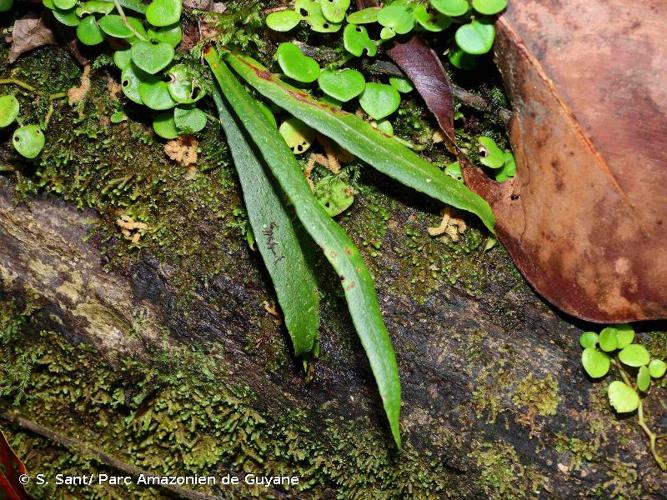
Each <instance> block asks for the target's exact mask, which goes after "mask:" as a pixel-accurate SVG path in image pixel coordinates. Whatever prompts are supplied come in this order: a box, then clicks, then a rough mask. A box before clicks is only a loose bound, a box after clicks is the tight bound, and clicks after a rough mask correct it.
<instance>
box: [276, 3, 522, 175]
mask: <svg viewBox="0 0 667 500" xmlns="http://www.w3.org/2000/svg"><path fill="white" fill-rule="evenodd" d="M349 7H350V1H349V0H294V3H293V7H292V8H285V9H283V10H279V11H274V12H271V13H270V14H269V15H268V16H267V17H266V24H267V26H268V27H269V28H271V29H272V30H274V31H279V32H287V31H291V30H292V29H294V28H296V27H297V26H298V25H299V24H300V23H302V22H303V23H305V24H307V25H308V26H309V27H310V29H311V30H313V31H315V32H321V33H335V32H339V31H341V30H342V33H343V35H342V36H343V46H344V48H345V50H346V51H347V52H348V53H349V54H350V56H349V57H351V58H358V57H362V56H364V55H365V56H368V57H374V56H376V55H377V53H378V48H379V47H380V46H381V45H382V44H383V43H385V42H386V41H388V40H391V39H393V38H395V37H396V36H401V35H407V34H408V33H411V32H412V31H415V30H417V31H421V32H424V33H427V34H432V35H433V34H437V33H441V32H442V33H444V34H445V36H449V37H450V38H451V41H450V44H449V45H450V50H449V52H448V57H449V61H450V63H451V64H452V65H453V66H455V67H456V68H459V69H463V70H468V69H472V68H474V67H475V66H476V63H477V59H478V58H479V57H480V56H481V55H484V54H486V53H488V52H489V51H490V50H491V48H492V46H493V42H494V40H495V28H494V27H493V20H494V16H496V15H497V14H499V13H501V12H502V11H503V10H504V9H505V8H506V7H507V0H474V1H472V3H470V2H468V0H431V1H430V2H429V3H425V2H418V1H413V0H394V1H391V2H386V4H385V5H384V6H383V7H369V8H366V9H362V10H358V11H353V12H350V13H348V12H347V11H348V9H349ZM374 26H375V28H374ZM449 28H451V29H449ZM369 30H371V31H375V32H378V33H379V39H377V40H374V39H373V38H372V37H371V35H370V32H369ZM276 58H277V61H278V64H279V66H280V69H281V70H282V72H283V74H284V75H285V76H286V77H287V78H289V79H290V80H292V81H294V82H298V83H299V84H313V83H314V82H315V81H317V84H318V86H319V89H320V90H321V91H322V93H323V94H324V96H326V98H327V101H328V102H331V103H334V104H336V105H343V104H345V103H348V102H350V101H352V100H354V99H358V103H359V106H360V107H361V109H362V110H363V111H364V112H365V113H366V114H367V115H368V116H369V117H370V118H372V119H373V120H374V122H375V126H376V127H377V128H378V130H380V131H381V132H383V133H385V134H387V135H390V136H391V135H393V133H394V130H393V126H392V124H391V121H390V118H391V116H392V115H393V114H394V113H395V112H396V111H397V110H398V108H399V106H400V103H401V94H407V93H409V92H411V91H412V90H413V87H412V85H411V83H410V82H409V81H408V80H406V79H402V78H397V77H392V78H390V79H389V81H388V82H376V81H374V82H367V81H366V79H365V77H364V75H363V74H362V73H361V72H359V71H358V70H356V69H354V68H351V67H346V68H342V69H341V68H325V69H322V68H321V67H320V66H319V64H318V63H317V61H316V60H315V59H313V58H312V57H309V56H307V55H305V54H304V53H303V52H302V51H301V49H300V48H299V46H298V45H296V44H295V43H291V42H285V43H282V44H281V45H280V46H279V48H278V51H277V54H276ZM479 143H480V162H481V163H482V165H484V166H486V167H488V168H490V169H493V170H494V171H495V178H496V180H497V181H498V182H505V181H507V180H508V179H510V178H512V177H514V176H515V174H516V163H515V160H514V156H513V154H512V153H511V151H502V150H500V148H499V147H498V146H497V145H496V144H495V142H494V141H493V139H491V138H489V137H480V138H479ZM302 152H305V149H304V150H303V151H300V150H295V153H297V154H298V153H302ZM453 168H454V169H456V168H458V170H451V169H450V172H451V171H454V172H455V175H454V176H455V177H456V176H458V174H457V172H458V173H460V166H458V165H456V167H453ZM459 177H460V176H459Z"/></svg>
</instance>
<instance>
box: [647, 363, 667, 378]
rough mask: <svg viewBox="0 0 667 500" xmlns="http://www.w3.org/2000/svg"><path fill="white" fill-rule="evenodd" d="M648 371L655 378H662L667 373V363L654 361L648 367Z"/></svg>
mask: <svg viewBox="0 0 667 500" xmlns="http://www.w3.org/2000/svg"><path fill="white" fill-rule="evenodd" d="M648 371H649V373H650V374H651V377H653V378H660V377H662V376H663V375H664V374H665V371H667V363H665V362H664V361H663V360H661V359H652V360H651V362H650V363H649V365H648Z"/></svg>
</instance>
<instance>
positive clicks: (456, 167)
mask: <svg viewBox="0 0 667 500" xmlns="http://www.w3.org/2000/svg"><path fill="white" fill-rule="evenodd" d="M445 173H446V174H447V175H448V176H450V177H453V178H454V179H456V180H457V181H461V182H463V172H462V171H461V165H460V164H459V162H458V161H455V162H453V163H450V164H449V165H447V166H446V167H445Z"/></svg>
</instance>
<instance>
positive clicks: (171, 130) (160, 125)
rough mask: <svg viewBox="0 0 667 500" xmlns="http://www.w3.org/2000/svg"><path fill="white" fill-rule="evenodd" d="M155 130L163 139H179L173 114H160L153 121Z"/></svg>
mask: <svg viewBox="0 0 667 500" xmlns="http://www.w3.org/2000/svg"><path fill="white" fill-rule="evenodd" d="M153 130H154V131H155V133H156V134H157V135H158V136H160V137H162V138H163V139H168V140H171V139H176V138H177V137H178V130H177V129H176V123H175V122H174V114H173V113H169V112H167V113H160V114H158V115H157V116H156V117H155V120H153Z"/></svg>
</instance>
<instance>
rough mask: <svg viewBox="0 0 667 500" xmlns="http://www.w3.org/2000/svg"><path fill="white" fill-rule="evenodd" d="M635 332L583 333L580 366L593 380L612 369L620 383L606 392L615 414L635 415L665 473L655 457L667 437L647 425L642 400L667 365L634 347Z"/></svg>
mask: <svg viewBox="0 0 667 500" xmlns="http://www.w3.org/2000/svg"><path fill="white" fill-rule="evenodd" d="M634 340H635V331H634V330H633V328H632V327H631V326H629V325H619V326H609V327H607V328H604V329H603V330H602V331H601V332H600V333H599V334H598V333H596V332H585V333H583V334H582V335H581V337H580V338H579V344H580V345H581V347H582V348H583V349H584V350H583V352H582V353H581V364H582V365H583V367H584V370H585V371H586V373H587V374H588V375H589V376H590V377H591V378H594V379H599V378H602V377H604V376H606V375H607V374H608V373H609V371H610V370H611V369H612V368H614V369H615V372H616V373H617V374H618V375H619V376H620V378H621V380H614V381H612V382H610V384H609V387H608V389H607V396H608V397H609V404H610V405H611V406H612V408H613V409H614V410H615V411H616V412H617V413H633V412H635V411H636V412H637V420H638V423H639V426H640V427H641V428H642V430H643V431H644V433H645V434H646V436H647V437H648V439H649V448H650V450H651V453H652V455H653V458H654V459H655V461H656V463H657V464H658V465H659V466H660V468H661V469H662V470H663V471H667V463H665V460H664V459H663V458H662V457H661V456H660V454H659V453H658V450H657V447H656V442H657V441H658V439H661V438H667V434H663V435H657V434H656V433H655V432H653V431H652V430H651V428H650V427H649V426H648V423H647V421H646V415H645V409H644V401H643V398H644V397H645V396H646V394H647V393H648V392H649V389H650V388H651V385H652V384H653V383H654V382H655V381H656V380H657V379H660V378H662V377H664V375H665V372H666V371H667V363H665V362H664V361H663V360H662V359H658V358H652V357H651V355H650V353H649V352H648V350H647V349H646V348H645V347H644V346H643V345H641V344H638V343H634Z"/></svg>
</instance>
